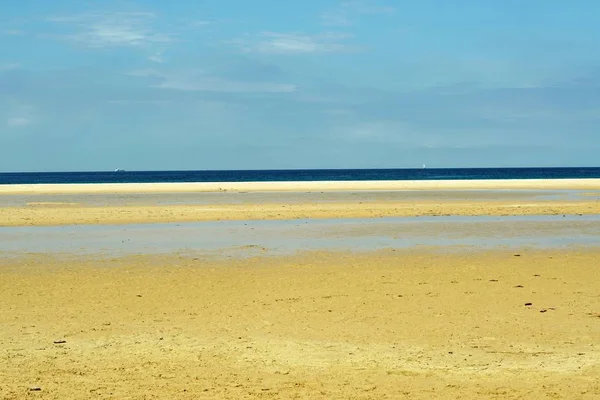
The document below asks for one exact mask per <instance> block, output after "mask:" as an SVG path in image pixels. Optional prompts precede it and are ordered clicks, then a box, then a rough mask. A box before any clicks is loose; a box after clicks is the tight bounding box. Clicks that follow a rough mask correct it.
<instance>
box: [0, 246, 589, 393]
mask: <svg viewBox="0 0 600 400" xmlns="http://www.w3.org/2000/svg"><path fill="white" fill-rule="evenodd" d="M519 254H520V256H519V257H517V256H515V255H514V252H504V251H502V252H501V251H498V252H488V253H460V254H443V253H436V252H430V253H425V252H423V253H421V252H415V251H404V252H399V251H398V252H386V253H383V252H381V253H375V254H365V255H353V254H333V253H314V254H308V255H302V256H297V257H285V258H268V257H267V258H256V259H251V260H245V261H244V260H233V261H217V260H212V261H211V260H203V259H189V258H188V259H184V258H179V257H174V256H173V257H171V256H169V257H167V256H165V257H158V256H156V257H150V256H139V257H128V258H124V259H104V260H98V259H96V260H88V259H75V258H69V257H62V258H57V259H53V258H51V257H48V256H40V257H35V256H31V257H26V258H18V259H14V260H8V259H1V260H0V304H1V305H2V307H0V322H1V324H2V325H1V326H2V327H1V329H0V366H1V368H0V398H2V399H23V398H40V399H61V400H63V399H90V398H102V399H108V398H112V399H203V398H207V399H209V398H210V399H241V398H273V399H382V398H389V399H403V398H404V399H432V398H436V399H446V398H461V399H507V398H510V399H558V398H563V399H590V400H591V399H598V398H600V381H599V378H600V318H599V316H600V314H598V313H600V302H599V300H600V297H598V288H599V287H600V263H599V260H600V252H599V251H597V250H594V251H591V250H590V251H575V250H571V251H537V252H528V251H524V252H523V251H521V252H519ZM526 303H532V305H531V306H526V305H525V304H526ZM61 341H65V343H60V342H61ZM54 342H57V343H54ZM31 387H39V388H40V389H41V391H39V392H29V389H30V388H31Z"/></svg>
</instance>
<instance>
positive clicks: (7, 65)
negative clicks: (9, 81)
mask: <svg viewBox="0 0 600 400" xmlns="http://www.w3.org/2000/svg"><path fill="white" fill-rule="evenodd" d="M19 67H20V64H18V63H5V64H3V63H0V71H9V70H11V69H17V68H19Z"/></svg>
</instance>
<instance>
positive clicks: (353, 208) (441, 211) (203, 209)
mask: <svg viewBox="0 0 600 400" xmlns="http://www.w3.org/2000/svg"><path fill="white" fill-rule="evenodd" d="M561 214H585V215H593V214H600V202H599V201H596V200H594V201H571V202H556V201H538V202H529V201H527V200H522V201H487V200H486V201H469V202H465V201H462V202H441V201H440V202H434V201H425V202H412V201H411V202H405V201H399V202H370V203H364V202H363V203H348V202H344V203H339V202H336V203H329V204H323V203H314V204H310V203H305V204H281V203H279V204H219V205H211V204H207V205H154V206H135V205H130V206H93V207H89V206H82V205H75V206H68V205H65V204H62V203H59V204H43V205H39V204H33V205H31V204H30V205H28V206H25V207H1V208H0V226H44V225H45V226H51V225H69V224H128V223H153V222H154V223H157V222H189V221H218V220H283V219H304V218H379V217H400V216H439V215H473V216H476V215H561Z"/></svg>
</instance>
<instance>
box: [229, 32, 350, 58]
mask: <svg viewBox="0 0 600 400" xmlns="http://www.w3.org/2000/svg"><path fill="white" fill-rule="evenodd" d="M350 37H351V35H347V34H343V33H334V32H327V33H322V34H318V35H307V34H298V33H278V32H263V33H261V34H259V35H258V36H256V37H250V38H246V39H242V40H237V41H235V42H234V43H235V44H236V45H238V46H239V47H240V48H241V49H242V50H244V51H245V52H249V53H265V54H311V53H337V52H347V51H353V50H355V48H354V47H353V46H351V45H348V44H347V43H345V41H346V40H347V39H349V38H350Z"/></svg>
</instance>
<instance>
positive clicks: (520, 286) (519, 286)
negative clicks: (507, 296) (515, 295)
mask: <svg viewBox="0 0 600 400" xmlns="http://www.w3.org/2000/svg"><path fill="white" fill-rule="evenodd" d="M515 287H517V288H522V287H523V285H517V286H515Z"/></svg>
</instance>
